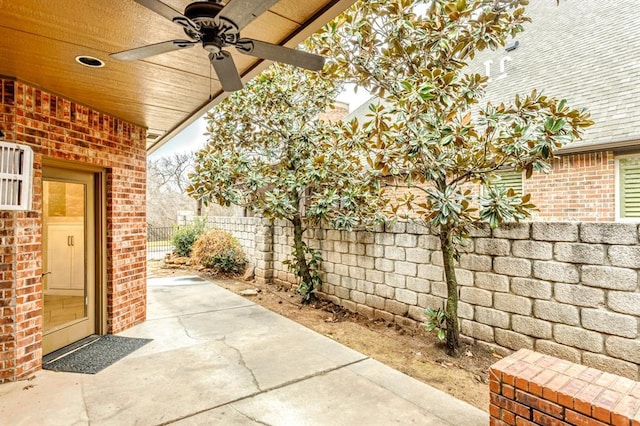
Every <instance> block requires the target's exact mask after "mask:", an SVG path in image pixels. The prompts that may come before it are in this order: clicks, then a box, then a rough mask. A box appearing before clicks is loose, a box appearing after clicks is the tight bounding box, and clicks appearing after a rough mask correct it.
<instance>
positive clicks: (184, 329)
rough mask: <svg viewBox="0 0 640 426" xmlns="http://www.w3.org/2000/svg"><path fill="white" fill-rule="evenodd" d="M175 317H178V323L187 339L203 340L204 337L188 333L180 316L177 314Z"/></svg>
mask: <svg viewBox="0 0 640 426" xmlns="http://www.w3.org/2000/svg"><path fill="white" fill-rule="evenodd" d="M176 318H177V319H178V324H180V327H182V331H184V334H186V335H187V337H188V338H189V339H191V340H195V341H196V342H201V341H203V340H204V339H198V338H197V337H193V336H192V335H191V333H189V330H188V329H187V326H186V325H185V324H184V323H183V322H182V317H180V316H179V317H176Z"/></svg>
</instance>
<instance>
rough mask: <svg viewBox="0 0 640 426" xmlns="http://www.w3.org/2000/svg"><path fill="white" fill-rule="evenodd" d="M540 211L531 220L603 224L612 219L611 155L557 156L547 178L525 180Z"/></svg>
mask: <svg viewBox="0 0 640 426" xmlns="http://www.w3.org/2000/svg"><path fill="white" fill-rule="evenodd" d="M524 190H525V192H529V193H531V201H532V202H533V203H534V204H535V205H536V207H537V208H538V209H539V211H538V212H535V213H534V215H533V219H534V220H544V221H584V222H603V221H613V220H615V160H614V156H613V153H612V152H611V151H608V152H592V153H586V154H574V155H567V156H562V157H557V158H556V159H554V161H553V169H552V170H551V172H550V173H549V174H547V175H545V174H542V173H536V174H534V175H533V176H532V177H531V179H528V180H525V181H524Z"/></svg>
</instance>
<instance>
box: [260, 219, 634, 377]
mask: <svg viewBox="0 0 640 426" xmlns="http://www.w3.org/2000/svg"><path fill="white" fill-rule="evenodd" d="M264 226H265V229H266V231H263V232H262V233H263V234H265V235H269V231H268V229H269V227H268V226H266V225H264ZM308 232H309V234H308V237H309V241H308V242H309V244H310V246H311V247H313V248H316V249H319V250H320V251H321V253H322V257H323V259H324V261H323V263H322V270H323V271H322V278H323V281H324V284H323V285H322V288H321V294H322V295H323V296H324V297H326V298H328V299H329V300H331V301H333V302H335V303H337V304H340V305H342V306H344V307H345V308H347V309H349V310H352V311H354V312H359V313H362V314H364V315H367V316H369V317H375V318H383V319H385V320H388V321H393V322H396V323H398V324H401V325H409V326H415V325H419V324H421V323H422V321H424V315H423V314H424V309H425V308H426V307H432V308H438V307H442V306H443V303H444V300H445V298H446V294H447V293H446V284H445V282H444V271H443V268H442V255H441V252H440V250H439V240H438V238H437V237H436V236H435V235H432V234H431V233H430V232H429V230H428V229H427V228H425V227H423V226H420V225H418V224H416V223H412V222H397V223H395V224H387V225H386V226H379V227H377V228H376V230H375V231H374V232H366V231H356V232H345V231H336V230H330V229H311V230H309V231H308ZM270 235H272V244H270V245H264V246H262V247H261V248H260V249H259V250H258V249H257V250H256V253H257V254H258V253H261V252H264V253H263V254H262V255H264V256H273V258H272V261H271V265H272V269H271V270H269V269H268V268H267V269H265V274H267V275H265V276H264V277H262V278H261V279H263V280H264V281H269V280H272V281H274V282H278V283H295V279H294V276H293V274H291V273H290V272H289V271H288V270H287V267H286V265H285V264H283V261H284V260H285V259H287V258H288V256H289V255H290V252H291V248H290V245H291V243H292V238H293V237H292V229H291V227H289V226H287V225H286V223H284V222H276V223H275V224H274V225H273V227H272V231H271V234H270ZM638 236H639V234H638V225H637V224H621V223H592V222H583V223H575V222H574V223H572V222H549V223H547V222H533V223H521V224H507V225H505V226H503V227H501V228H498V229H495V230H490V229H488V228H486V229H480V230H477V231H475V232H474V234H473V238H471V239H470V240H469V241H468V245H467V247H466V251H465V252H464V253H463V254H462V255H461V257H460V262H459V265H458V268H457V278H458V283H459V285H460V287H459V297H460V303H459V316H460V324H461V330H462V333H463V334H464V335H466V336H467V337H470V338H472V339H475V340H477V341H478V342H480V343H481V344H484V345H489V346H491V347H493V348H496V349H498V350H503V352H505V353H507V352H508V351H510V350H518V349H521V348H527V349H535V350H536V351H538V352H542V353H546V354H550V355H554V356H558V357H561V358H564V359H567V360H569V361H572V362H579V363H582V364H585V365H588V366H591V367H595V368H599V369H602V370H605V371H608V372H613V373H616V374H619V375H622V376H625V377H630V378H633V379H637V378H638V374H639V369H638V364H640V335H639V334H638V322H639V320H640V290H639V288H638V273H639V271H640V243H639V237H638ZM269 274H270V277H269V276H268V275H269ZM257 276H258V275H257Z"/></svg>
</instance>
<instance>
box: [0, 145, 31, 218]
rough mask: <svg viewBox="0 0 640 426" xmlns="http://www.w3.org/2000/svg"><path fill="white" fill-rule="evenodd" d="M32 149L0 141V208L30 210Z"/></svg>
mask: <svg viewBox="0 0 640 426" xmlns="http://www.w3.org/2000/svg"><path fill="white" fill-rule="evenodd" d="M32 176H33V151H32V150H31V148H30V147H28V146H26V145H18V144H14V143H9V142H0V210H31V194H32V185H31V180H32Z"/></svg>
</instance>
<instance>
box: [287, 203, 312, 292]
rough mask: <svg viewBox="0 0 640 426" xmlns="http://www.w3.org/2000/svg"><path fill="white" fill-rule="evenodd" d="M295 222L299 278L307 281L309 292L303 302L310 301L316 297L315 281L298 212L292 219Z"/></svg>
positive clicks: (294, 245)
mask: <svg viewBox="0 0 640 426" xmlns="http://www.w3.org/2000/svg"><path fill="white" fill-rule="evenodd" d="M291 223H292V224H293V251H294V256H295V258H296V261H297V263H298V268H299V278H300V279H301V280H302V282H305V283H307V285H308V287H307V288H308V289H309V290H308V291H309V292H308V293H307V294H303V295H302V296H303V300H302V303H309V302H311V301H313V300H314V299H315V293H313V292H312V290H313V281H312V279H311V272H310V271H309V265H308V264H307V256H306V254H307V253H306V250H305V244H304V241H303V240H302V234H303V232H304V230H303V229H302V219H301V218H300V214H296V215H295V216H294V217H293V219H292V220H291Z"/></svg>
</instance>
